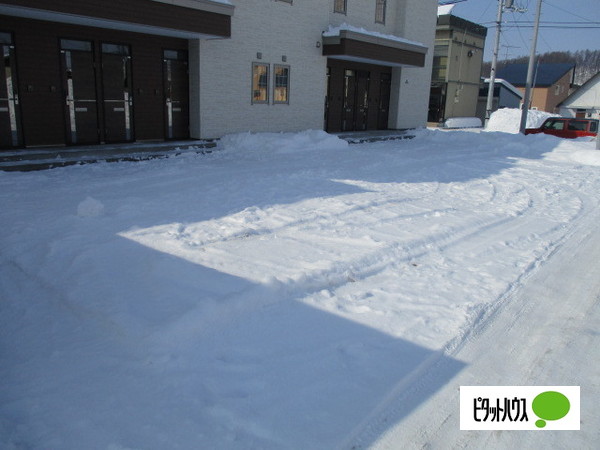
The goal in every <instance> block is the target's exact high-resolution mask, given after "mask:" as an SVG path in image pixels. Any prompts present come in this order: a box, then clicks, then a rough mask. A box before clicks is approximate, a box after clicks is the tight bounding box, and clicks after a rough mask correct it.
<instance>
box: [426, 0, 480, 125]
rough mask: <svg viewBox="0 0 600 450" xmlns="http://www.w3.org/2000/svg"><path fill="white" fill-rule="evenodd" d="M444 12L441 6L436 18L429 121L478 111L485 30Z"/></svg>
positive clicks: (465, 115) (462, 115)
mask: <svg viewBox="0 0 600 450" xmlns="http://www.w3.org/2000/svg"><path fill="white" fill-rule="evenodd" d="M447 11H448V9H447V8H444V7H440V9H439V12H438V14H440V15H438V18H437V28H436V33H435V50H434V56H433V74H432V79H431V91H430V96H429V115H428V121H429V122H442V121H444V120H445V119H449V118H452V117H474V116H475V113H476V111H477V100H478V97H479V83H480V80H481V65H482V63H483V49H484V46H485V37H486V35H487V29H486V28H485V27H484V26H482V25H478V24H476V23H473V22H470V21H468V20H465V19H462V18H460V17H456V16H453V15H452V14H444V13H445V12H447Z"/></svg>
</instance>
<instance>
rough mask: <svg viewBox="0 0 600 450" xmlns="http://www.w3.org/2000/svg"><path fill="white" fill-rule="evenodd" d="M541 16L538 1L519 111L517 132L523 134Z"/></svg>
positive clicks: (540, 7) (539, 0) (540, 2)
mask: <svg viewBox="0 0 600 450" xmlns="http://www.w3.org/2000/svg"><path fill="white" fill-rule="evenodd" d="M541 14H542V0H538V5H537V13H536V16H535V25H534V27H533V38H532V39H531V53H530V54H529V65H528V66H527V82H526V84H525V98H523V109H522V111H521V126H520V127H519V132H520V133H521V134H525V128H527V113H528V112H529V99H530V98H531V84H532V82H533V67H534V65H535V52H536V47H537V38H538V32H539V29H540V16H541Z"/></svg>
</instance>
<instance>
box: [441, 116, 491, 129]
mask: <svg viewBox="0 0 600 450" xmlns="http://www.w3.org/2000/svg"><path fill="white" fill-rule="evenodd" d="M481 126H482V124H481V119H480V118H479V117H452V118H450V119H446V121H445V122H444V128H481Z"/></svg>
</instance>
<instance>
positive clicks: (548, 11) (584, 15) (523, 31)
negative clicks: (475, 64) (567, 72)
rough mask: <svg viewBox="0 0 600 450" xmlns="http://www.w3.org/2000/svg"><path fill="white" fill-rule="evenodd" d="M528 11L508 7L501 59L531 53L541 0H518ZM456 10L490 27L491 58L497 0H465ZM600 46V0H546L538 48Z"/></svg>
mask: <svg viewBox="0 0 600 450" xmlns="http://www.w3.org/2000/svg"><path fill="white" fill-rule="evenodd" d="M514 4H515V6H517V7H519V8H521V9H526V10H527V11H526V12H523V13H519V12H512V11H506V12H504V14H503V25H502V28H503V32H502V37H501V40H500V50H499V54H498V59H499V60H500V61H502V60H504V59H510V58H516V57H519V56H529V52H530V48H531V38H532V35H533V23H534V21H535V14H536V9H537V4H538V2H537V0H515V1H514ZM452 14H454V15H455V16H458V17H462V18H463V19H467V20H470V21H472V22H476V23H479V24H482V25H485V26H486V27H488V35H487V38H486V44H485V54H484V60H485V61H491V60H492V53H493V46H494V39H495V33H496V32H495V22H496V16H497V14H498V1H497V0H464V1H462V2H460V3H457V4H456V5H455V6H454V9H453V11H452ZM599 47H600V0H543V3H542V14H541V22H540V34H539V38H538V43H537V52H538V53H546V52H550V51H567V50H571V51H576V50H586V49H589V50H597V49H598V48H599Z"/></svg>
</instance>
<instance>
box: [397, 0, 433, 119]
mask: <svg viewBox="0 0 600 450" xmlns="http://www.w3.org/2000/svg"><path fill="white" fill-rule="evenodd" d="M401 4H403V5H404V8H401V9H399V10H398V12H397V14H396V34H397V35H398V36H400V37H403V38H406V39H410V40H412V41H416V42H420V43H422V44H424V45H425V46H426V47H428V48H429V51H428V52H427V56H426V58H425V67H424V68H408V67H407V68H402V69H399V68H395V69H394V70H393V73H392V98H391V99H390V100H391V104H390V120H389V127H390V128H397V129H402V128H415V127H423V126H425V125H426V124H427V112H428V108H429V91H430V86H431V70H432V62H433V45H434V41H435V26H436V20H437V1H436V0H403V1H401Z"/></svg>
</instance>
